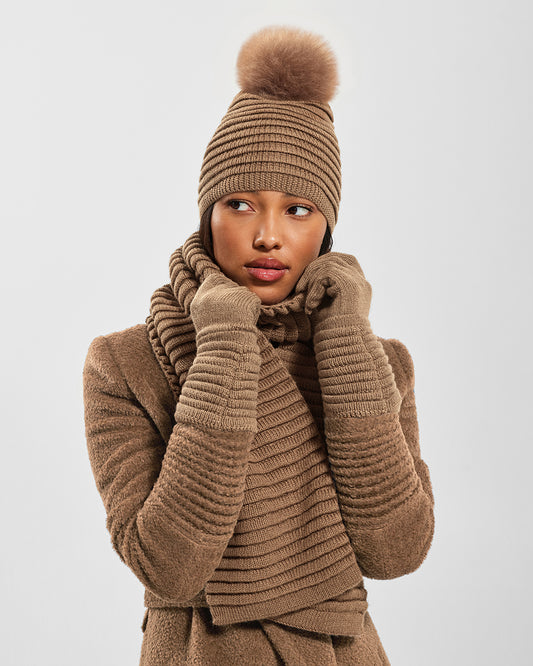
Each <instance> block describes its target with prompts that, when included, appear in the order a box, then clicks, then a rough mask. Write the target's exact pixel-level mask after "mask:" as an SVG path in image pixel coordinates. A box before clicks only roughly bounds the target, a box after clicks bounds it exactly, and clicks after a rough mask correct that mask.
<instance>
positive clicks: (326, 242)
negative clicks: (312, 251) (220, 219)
mask: <svg viewBox="0 0 533 666" xmlns="http://www.w3.org/2000/svg"><path fill="white" fill-rule="evenodd" d="M214 205H215V204H211V205H210V206H209V208H207V209H206V210H205V212H204V214H203V215H202V217H201V218H200V226H199V227H198V231H199V232H200V240H201V241H202V244H203V246H204V248H205V251H206V252H207V254H208V255H209V256H210V257H211V259H212V260H213V261H214V262H215V263H216V259H215V255H214V252H213V236H212V235H211V213H212V212H213V206H214ZM332 245H333V238H332V236H331V232H330V230H329V227H326V233H325V234H324V238H323V239H322V245H321V246H320V252H319V253H318V256H320V255H322V254H326V252H330V250H331V247H332Z"/></svg>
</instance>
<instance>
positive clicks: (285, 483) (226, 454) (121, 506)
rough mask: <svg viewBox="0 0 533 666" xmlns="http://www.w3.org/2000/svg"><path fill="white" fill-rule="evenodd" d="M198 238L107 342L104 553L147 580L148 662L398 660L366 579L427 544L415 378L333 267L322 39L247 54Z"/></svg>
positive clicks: (355, 289) (91, 424)
mask: <svg viewBox="0 0 533 666" xmlns="http://www.w3.org/2000/svg"><path fill="white" fill-rule="evenodd" d="M237 67H238V73H239V83H240V86H241V91H240V92H239V93H238V94H237V96H236V97H235V98H234V100H233V102H232V103H231V105H230V107H229V109H228V112H227V113H226V115H225V117H224V118H223V119H222V122H221V123H220V125H219V127H218V128H217V130H216V132H215V134H214V136H213V138H212V140H211V141H210V143H209V145H208V147H207V150H206V153H205V156H204V161H203V164H202V171H201V175H200V186H199V208H200V216H201V223H200V228H199V229H198V230H197V231H196V232H194V233H193V234H191V236H190V237H189V238H188V239H187V240H186V241H185V242H184V244H183V245H182V246H181V247H179V248H178V249H177V250H175V251H174V252H173V254H172V255H171V258H170V282H169V284H166V285H164V286H163V287H161V288H159V289H157V290H156V291H155V292H154V294H153V295H152V299H151V303H150V314H149V316H148V317H147V319H146V322H145V324H142V325H141V324H139V325H137V326H133V327H131V328H128V329H126V330H124V331H120V332H115V333H110V334H108V335H103V336H98V337H97V338H95V339H94V340H93V341H92V343H91V345H90V348H89V351H88V354H87V359H86V362H85V366H84V401H85V421H86V433H87V443H88V451H89V457H90V461H91V465H92V469H93V473H94V475H95V480H96V484H97V487H98V490H99V492H100V493H101V495H102V499H103V502H104V505H105V508H106V512H107V527H108V529H109V532H110V534H111V540H112V545H113V548H114V549H115V550H116V552H117V553H118V555H119V557H120V558H121V559H122V561H123V562H124V563H125V564H127V565H128V566H129V567H130V568H131V570H132V571H133V572H134V573H135V575H136V576H137V578H138V579H139V580H140V581H141V582H142V583H143V585H144V586H145V605H146V612H145V616H144V620H143V623H142V629H143V631H144V636H143V644H142V649H141V659H140V664H141V666H148V665H155V664H157V665H161V664H215V663H216V664H219V665H221V664H261V665H262V664H264V665H266V666H268V665H270V664H310V665H313V666H314V665H316V664H362V665H364V666H371V665H372V664H389V660H388V658H387V656H386V654H385V651H384V649H383V646H382V644H381V641H380V639H379V636H378V634H377V632H376V629H375V627H374V625H373V623H372V619H371V617H370V614H369V612H368V602H367V600H366V596H367V594H366V590H365V588H364V583H363V576H367V577H370V578H380V579H387V578H395V577H398V576H402V575H405V574H408V573H410V572H412V571H414V570H415V569H417V568H418V567H419V566H420V564H421V563H422V561H423V560H424V558H425V556H426V554H427V552H428V550H429V547H430V545H431V542H432V538H433V530H434V516H433V494H432V488H431V482H430V477H429V471H428V468H427V466H426V464H425V463H424V461H423V460H422V458H421V457H420V448H419V442H418V426H417V416H416V406H415V397H414V368H413V362H412V359H411V356H410V354H409V352H408V351H407V348H406V347H405V345H403V343H401V342H400V341H399V340H395V339H383V338H379V337H377V336H376V335H374V333H373V332H372V329H371V327H370V323H369V320H368V314H369V309H370V298H371V286H370V284H369V283H368V282H367V281H366V279H365V277H364V274H363V271H362V269H361V267H360V265H359V263H358V261H357V260H356V259H355V257H353V256H351V255H349V254H344V253H340V252H331V251H330V248H331V233H332V231H333V229H334V227H335V224H336V222H337V214H338V207H339V201H340V158H339V148H338V144H337V140H336V137H335V132H334V129H333V114H332V112H331V109H330V107H329V103H328V102H329V100H330V99H331V97H332V96H333V93H334V90H335V88H336V85H337V71H336V63H335V59H334V56H333V54H332V53H331V51H330V49H329V47H328V46H327V44H325V43H324V42H323V41H322V40H321V39H320V38H319V37H317V36H316V35H313V34H309V33H305V32H302V31H298V30H294V29H288V28H268V29H265V30H262V31H260V32H259V33H257V34H255V35H253V36H252V37H251V38H250V39H249V40H248V41H247V42H246V43H245V44H244V46H243V47H242V49H241V51H240V53H239V59H238V62H237Z"/></svg>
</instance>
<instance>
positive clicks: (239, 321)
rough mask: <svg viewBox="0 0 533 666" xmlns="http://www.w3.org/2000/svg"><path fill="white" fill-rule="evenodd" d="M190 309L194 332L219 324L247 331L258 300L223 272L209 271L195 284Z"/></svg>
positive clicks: (258, 306)
mask: <svg viewBox="0 0 533 666" xmlns="http://www.w3.org/2000/svg"><path fill="white" fill-rule="evenodd" d="M190 310H191V319H192V321H193V324H194V327H195V329H196V332H197V333H198V332H199V331H201V330H202V329H204V328H206V327H208V326H219V325H222V326H231V328H232V330H236V329H241V328H242V329H246V330H249V329H251V328H253V327H255V326H256V324H257V319H258V317H259V312H260V310H261V299H260V298H259V296H258V295H257V294H255V293H254V292H253V291H251V290H250V289H248V287H245V286H244V285H239V284H237V282H234V281H233V280H232V279H231V278H229V277H227V276H226V275H225V274H224V273H222V272H220V273H218V272H217V273H210V274H209V275H208V276H207V277H206V279H205V280H204V281H203V282H202V284H201V285H200V286H199V287H198V290H197V291H196V294H195V295H194V298H193V299H192V301H191V306H190Z"/></svg>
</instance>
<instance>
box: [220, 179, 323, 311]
mask: <svg viewBox="0 0 533 666" xmlns="http://www.w3.org/2000/svg"><path fill="white" fill-rule="evenodd" d="M326 228H327V222H326V218H325V217H324V215H323V214H322V213H321V212H320V211H319V210H318V208H317V207H316V206H315V204H313V203H312V202H311V201H309V199H304V198H303V197H300V196H294V195H292V194H286V193H284V192H274V191H270V190H261V191H258V192H234V193H232V194H227V195H226V196H224V197H222V198H221V199H219V200H218V201H217V202H216V203H215V205H214V206H213V212H212V214H211V235H212V238H213V251H214V254H215V259H216V261H217V263H218V265H219V266H220V269H221V270H222V272H223V273H224V274H225V275H227V276H228V277H229V278H231V279H232V280H234V281H235V282H237V283H238V284H240V285H244V286H246V287H248V289H250V290H251V291H253V292H254V293H256V294H257V295H258V296H259V297H260V298H261V302H262V303H263V304H265V305H272V304H273V303H279V302H280V301H282V300H283V299H284V298H286V297H287V296H288V295H289V294H290V293H291V292H292V290H293V288H294V286H295V284H296V283H297V282H298V279H299V277H300V275H301V274H302V273H303V271H304V269H305V267H306V266H307V264H309V263H310V262H311V261H313V259H316V258H317V257H318V253H319V252H320V247H321V245H322V240H323V238H324V233H325V232H326ZM267 258H273V259H276V260H277V261H279V262H280V263H281V264H283V265H284V266H285V267H286V268H285V269H284V270H265V269H260V268H255V269H253V268H252V267H248V265H249V264H250V263H252V262H254V261H255V260H261V259H267ZM272 278H274V279H272Z"/></svg>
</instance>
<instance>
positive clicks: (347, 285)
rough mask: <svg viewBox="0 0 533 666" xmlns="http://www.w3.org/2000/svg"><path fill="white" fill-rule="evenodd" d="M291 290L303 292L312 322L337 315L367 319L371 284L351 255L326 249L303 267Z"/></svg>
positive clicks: (319, 321) (306, 309)
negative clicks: (304, 292) (325, 251)
mask: <svg viewBox="0 0 533 666" xmlns="http://www.w3.org/2000/svg"><path fill="white" fill-rule="evenodd" d="M295 289H296V291H303V290H306V291H307V294H306V299H305V304H304V307H305V311H306V312H307V314H310V315H311V320H312V322H313V323H314V324H315V325H316V324H319V323H321V322H322V321H324V320H325V319H326V318H327V317H330V316H333V315H339V314H351V315H356V316H357V317H359V318H363V319H368V315H369V312H370V301H371V298H372V287H371V285H370V283H369V282H368V281H367V280H366V279H365V275H364V273H363V269H362V268H361V266H360V265H359V262H358V261H357V259H356V258H355V257H354V256H353V255H351V254H346V253H344V252H327V253H326V254H323V255H321V256H319V257H317V258H316V259H314V260H313V261H311V262H310V263H309V264H308V265H307V266H306V267H305V269H304V271H303V273H302V274H301V276H300V278H299V280H298V282H297V283H296V287H295ZM322 301H323V302H322Z"/></svg>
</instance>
